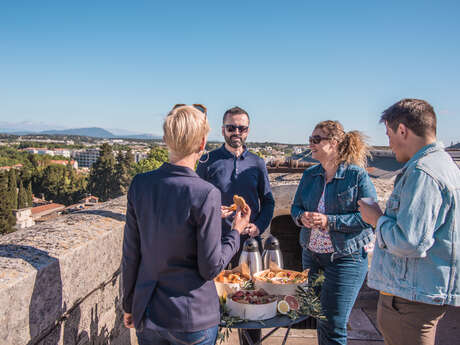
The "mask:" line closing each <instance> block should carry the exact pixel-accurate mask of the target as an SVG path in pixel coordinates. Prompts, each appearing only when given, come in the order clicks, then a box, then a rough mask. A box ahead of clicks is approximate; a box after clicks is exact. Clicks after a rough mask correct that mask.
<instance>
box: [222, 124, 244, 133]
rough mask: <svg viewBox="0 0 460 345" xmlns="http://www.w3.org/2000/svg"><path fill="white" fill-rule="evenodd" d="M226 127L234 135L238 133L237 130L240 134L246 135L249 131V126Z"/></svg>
mask: <svg viewBox="0 0 460 345" xmlns="http://www.w3.org/2000/svg"><path fill="white" fill-rule="evenodd" d="M224 126H225V129H226V130H227V131H228V132H230V133H233V132H236V130H239V131H240V133H245V132H247V131H248V128H249V127H248V126H235V125H224Z"/></svg>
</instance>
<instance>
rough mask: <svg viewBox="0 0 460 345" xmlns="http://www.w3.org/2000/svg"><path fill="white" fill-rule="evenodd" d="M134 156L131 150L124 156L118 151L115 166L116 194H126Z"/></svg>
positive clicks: (131, 174) (130, 178)
mask: <svg viewBox="0 0 460 345" xmlns="http://www.w3.org/2000/svg"><path fill="white" fill-rule="evenodd" d="M133 163H134V156H133V154H132V152H131V150H128V151H127V152H126V153H125V154H123V152H122V151H119V153H118V155H117V163H116V165H115V180H116V194H117V195H123V194H126V193H127V192H128V188H129V184H130V183H131V180H132V178H133Z"/></svg>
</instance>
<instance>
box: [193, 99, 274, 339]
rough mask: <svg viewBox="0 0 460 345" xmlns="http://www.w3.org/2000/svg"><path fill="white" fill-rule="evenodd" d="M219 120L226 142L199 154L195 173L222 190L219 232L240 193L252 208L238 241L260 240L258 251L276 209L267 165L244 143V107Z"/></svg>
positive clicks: (225, 229)
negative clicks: (229, 207) (243, 232)
mask: <svg viewBox="0 0 460 345" xmlns="http://www.w3.org/2000/svg"><path fill="white" fill-rule="evenodd" d="M222 123H223V124H222V135H223V136H224V139H225V144H223V145H222V146H221V147H220V148H218V149H216V150H213V151H211V152H209V157H206V155H205V157H202V158H201V159H200V163H199V164H198V167H197V170H196V172H197V173H198V175H199V176H201V177H202V178H203V179H205V180H206V181H208V182H210V183H212V184H213V185H214V186H216V187H217V188H218V189H219V190H220V191H221V193H222V204H223V207H222V234H225V233H227V232H228V231H231V225H232V217H231V213H232V211H229V210H228V209H226V208H225V206H230V205H231V204H233V195H235V194H237V195H240V196H242V197H243V198H244V199H245V200H246V202H247V204H248V205H249V207H250V208H251V219H250V224H249V225H248V227H247V228H246V234H245V235H242V236H241V237H240V242H241V243H243V241H245V240H246V239H247V238H248V237H249V236H251V237H254V238H255V239H256V240H257V241H258V243H259V250H262V241H261V238H260V235H261V234H262V233H263V232H264V231H265V229H266V228H267V227H268V225H269V224H270V221H271V219H272V217H273V211H274V209H275V200H274V199H273V195H272V191H271V188H270V182H269V180H268V172H267V167H266V165H265V162H264V160H263V159H262V158H260V157H259V156H257V155H255V154H253V153H251V152H249V151H248V150H247V148H246V146H245V142H246V139H247V137H248V134H249V115H248V113H247V112H246V111H245V110H244V109H242V108H240V107H233V108H231V109H228V110H227V111H226V112H225V113H224V117H223V120H222ZM242 247H243V245H241V246H240V250H239V251H238V253H237V254H236V255H235V256H234V257H233V259H232V261H231V264H232V266H233V267H235V266H237V265H238V260H239V256H240V254H241V250H242ZM248 332H249V334H250V336H251V338H252V340H253V341H255V342H257V341H259V340H260V334H261V333H260V330H249V331H248Z"/></svg>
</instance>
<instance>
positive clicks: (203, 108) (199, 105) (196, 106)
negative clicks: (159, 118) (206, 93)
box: [173, 104, 208, 116]
mask: <svg viewBox="0 0 460 345" xmlns="http://www.w3.org/2000/svg"><path fill="white" fill-rule="evenodd" d="M186 105H187V104H176V105H175V106H174V107H173V110H174V109H176V108H179V107H184V106H186ZM192 106H193V107H194V108H195V109H198V110H199V111H201V112H202V113H203V114H204V115H206V116H207V113H208V109H206V107H205V106H204V105H203V104H192Z"/></svg>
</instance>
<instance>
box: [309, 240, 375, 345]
mask: <svg viewBox="0 0 460 345" xmlns="http://www.w3.org/2000/svg"><path fill="white" fill-rule="evenodd" d="M302 266H303V268H304V269H306V268H310V274H315V273H318V270H320V269H321V270H322V271H324V276H325V280H324V283H323V285H322V287H321V307H322V312H323V314H324V315H325V316H326V318H327V320H319V322H318V330H317V332H318V344H319V345H331V344H340V345H345V344H347V323H348V318H349V317H350V313H351V309H352V308H353V305H354V304H355V301H356V298H357V297H358V293H359V290H360V289H361V286H362V285H363V282H364V278H365V277H366V272H367V253H366V252H365V251H364V249H360V250H359V251H357V252H354V253H352V254H350V255H347V256H344V257H340V258H334V261H332V262H331V254H318V253H314V252H312V251H310V250H308V249H303V251H302Z"/></svg>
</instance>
